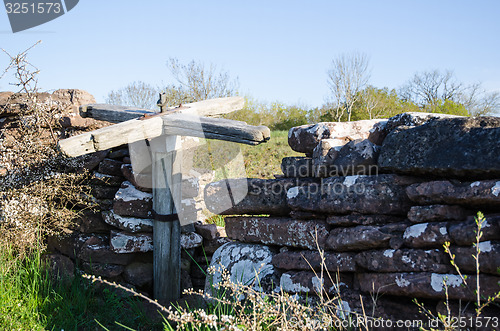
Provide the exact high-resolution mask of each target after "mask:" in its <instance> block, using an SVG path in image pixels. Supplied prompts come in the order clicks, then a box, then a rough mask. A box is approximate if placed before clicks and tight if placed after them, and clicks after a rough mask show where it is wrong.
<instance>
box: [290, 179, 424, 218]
mask: <svg viewBox="0 0 500 331" xmlns="http://www.w3.org/2000/svg"><path fill="white" fill-rule="evenodd" d="M418 181H419V180H418V179H416V178H412V177H406V176H398V175H393V174H383V175H378V176H341V177H330V178H326V179H323V180H322V181H321V184H320V185H318V184H311V185H308V186H303V187H292V188H291V189H289V190H288V193H287V202H288V205H289V206H290V208H291V209H292V210H300V211H310V212H319V213H329V214H334V215H339V214H340V215H342V214H351V213H360V214H383V215H406V214H407V213H408V211H409V210H410V207H411V202H410V200H409V199H408V196H407V195H406V191H405V190H406V187H407V186H408V185H410V184H414V183H415V182H418Z"/></svg>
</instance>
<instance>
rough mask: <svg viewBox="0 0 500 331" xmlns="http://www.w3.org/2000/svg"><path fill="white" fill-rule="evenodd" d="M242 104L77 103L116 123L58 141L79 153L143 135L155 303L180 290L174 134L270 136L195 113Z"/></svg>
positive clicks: (235, 100) (240, 138)
mask: <svg viewBox="0 0 500 331" xmlns="http://www.w3.org/2000/svg"><path fill="white" fill-rule="evenodd" d="M160 101H161V100H160ZM243 104H244V100H243V98H240V97H231V98H220V99H212V100H206V101H201V102H195V103H192V104H187V105H185V106H182V107H179V108H174V109H170V110H167V111H165V112H162V113H158V114H154V113H153V112H151V111H149V110H144V109H137V108H129V107H122V106H111V105H88V106H84V107H81V109H80V113H81V114H82V116H86V117H93V118H95V119H100V120H107V121H110V122H119V123H118V124H115V125H112V126H109V127H105V128H102V129H99V130H95V131H92V132H87V133H84V134H81V135H78V136H75V137H71V138H68V139H64V140H61V141H60V142H59V146H60V148H61V150H62V151H63V152H65V153H66V154H67V155H68V156H79V155H83V154H88V153H92V152H96V151H99V150H105V149H108V148H112V147H116V146H120V145H123V144H126V143H129V144H132V146H134V148H137V146H141V144H140V141H144V140H148V141H149V146H150V150H151V161H152V177H153V178H152V180H153V209H154V212H155V221H154V228H153V246H154V247H153V249H154V252H153V256H154V261H153V268H154V271H153V277H154V278H153V279H154V296H155V298H156V299H157V300H158V301H159V302H161V303H168V302H169V301H171V300H175V299H177V298H179V297H180V290H181V288H180V264H181V262H180V256H181V254H180V253H181V245H180V227H181V224H180V221H179V217H178V211H179V210H178V208H179V206H180V199H181V164H180V161H181V159H182V157H180V153H181V150H180V148H179V145H180V136H194V137H201V138H207V139H217V140H226V141H232V142H237V143H243V144H249V145H257V144H260V143H262V142H265V141H267V140H268V139H269V138H270V131H269V129H268V128H267V127H264V126H257V127H256V126H251V125H248V124H246V123H244V122H239V121H231V120H226V119H220V118H208V117H200V116H206V115H218V114H224V113H229V112H232V111H235V110H239V109H241V108H243ZM144 115H147V116H144ZM138 117H140V118H138ZM123 121H124V122H123ZM143 146H146V145H143ZM132 160H134V158H133V157H132ZM132 167H134V164H132ZM176 206H177V208H176Z"/></svg>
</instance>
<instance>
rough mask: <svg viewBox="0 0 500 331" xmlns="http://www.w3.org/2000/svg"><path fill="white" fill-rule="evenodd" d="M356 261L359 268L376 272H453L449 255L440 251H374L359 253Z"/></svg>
mask: <svg viewBox="0 0 500 331" xmlns="http://www.w3.org/2000/svg"><path fill="white" fill-rule="evenodd" d="M355 259H356V264H357V265H358V266H359V267H362V268H364V269H367V270H370V271H376V272H421V271H432V272H437V273H447V272H450V271H452V270H451V268H452V266H451V264H450V259H449V258H448V255H447V254H445V253H444V251H443V250H441V251H440V250H439V249H431V250H422V249H385V250H373V251H366V252H361V253H358V254H357V255H356V258H355Z"/></svg>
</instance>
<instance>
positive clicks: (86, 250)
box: [76, 231, 136, 265]
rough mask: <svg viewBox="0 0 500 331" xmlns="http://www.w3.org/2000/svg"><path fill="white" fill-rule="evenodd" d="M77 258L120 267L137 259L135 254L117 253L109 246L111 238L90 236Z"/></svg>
mask: <svg viewBox="0 0 500 331" xmlns="http://www.w3.org/2000/svg"><path fill="white" fill-rule="evenodd" d="M111 233H113V231H112V232H111ZM76 256H77V258H78V259H80V260H82V261H84V262H89V263H104V264H107V263H111V264H119V265H127V264H129V263H131V262H132V261H133V260H134V258H135V257H136V255H135V254H119V253H117V252H116V251H115V250H114V249H113V248H112V247H111V246H110V244H109V236H90V237H89V238H88V239H87V240H86V241H85V242H84V243H83V244H82V246H81V248H80V250H79V251H78V253H77V255H76Z"/></svg>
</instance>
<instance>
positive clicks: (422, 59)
mask: <svg viewBox="0 0 500 331" xmlns="http://www.w3.org/2000/svg"><path fill="white" fill-rule="evenodd" d="M499 14H500V1H497V0H491V1H481V0H477V1H460V0H453V1H451V0H439V1H436V0H420V1H404V0H397V1H383V0H380V1H373V0H371V1H368V0H366V1H359V0H353V1H346V0H342V1H305V0H303V1H292V0H287V1H234V0H233V1H164V0H163V1H161V0H151V1H147V0H145V1H138V0H137V1H131V0H105V1H92V0H80V3H79V4H78V5H77V6H76V7H75V8H74V9H73V10H71V11H70V12H68V13H67V14H66V15H64V16H62V17H59V18H58V19H56V20H53V21H51V22H48V23H46V24H44V25H41V26H39V27H35V28H33V29H30V30H28V31H26V32H19V33H16V34H13V33H12V32H11V31H10V25H9V23H8V19H7V14H6V13H5V11H4V10H3V8H2V7H0V47H1V48H4V49H5V50H7V51H9V52H11V53H17V52H19V51H21V50H24V49H25V48H27V47H29V46H30V45H31V44H33V43H34V42H36V41H37V40H40V39H41V40H42V44H41V45H39V46H37V47H36V48H35V49H33V50H32V51H31V53H30V59H31V62H32V63H33V64H35V65H36V66H37V67H38V68H39V69H40V70H41V74H40V77H39V80H40V86H41V88H42V89H44V90H53V89H58V88H79V89H84V90H87V91H89V92H90V93H92V94H93V95H94V96H95V97H96V99H97V101H99V102H103V101H104V100H105V97H106V95H107V94H108V92H109V91H110V90H113V89H118V88H121V87H124V86H125V85H127V84H128V83H130V82H132V81H135V80H142V81H145V82H149V83H152V84H162V82H163V83H168V82H171V81H172V77H170V75H169V72H168V69H167V67H166V60H167V59H168V58H169V57H177V58H178V59H179V60H181V61H184V62H187V61H189V60H191V59H196V60H201V61H205V62H207V63H208V62H212V63H214V64H217V65H219V66H222V67H223V68H224V69H225V70H226V71H229V72H230V74H231V75H233V76H238V77H239V81H240V91H241V93H242V94H247V95H251V96H253V97H254V98H257V99H259V100H262V101H275V100H278V101H282V102H285V103H288V104H292V103H297V102H300V103H302V104H303V105H306V106H309V107H316V106H320V105H321V104H322V103H323V102H324V99H325V97H326V96H327V94H328V89H327V85H326V70H327V69H328V67H329V65H330V63H331V60H332V59H333V58H334V57H336V56H337V55H339V54H340V53H343V52H353V51H358V52H364V53H366V54H368V55H369V56H370V65H371V68H372V76H371V81H370V83H371V84H373V85H375V86H377V87H384V86H387V87H390V88H397V87H399V86H400V85H402V84H403V83H404V82H405V81H406V80H407V79H409V78H410V77H411V76H412V75H413V74H414V73H415V72H416V71H423V70H431V69H443V70H444V69H452V70H453V71H454V72H455V74H456V76H457V78H458V79H459V80H460V81H463V82H465V83H473V82H477V81H480V82H482V83H483V86H484V87H485V88H486V89H488V90H490V91H500V65H499V61H500V42H499V40H500V39H499V38H500V19H499ZM7 62H8V58H7V56H6V55H4V54H0V68H4V67H5V66H6V65H7ZM9 89H10V90H12V88H11V87H9V86H8V85H6V82H5V81H0V90H9Z"/></svg>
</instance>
